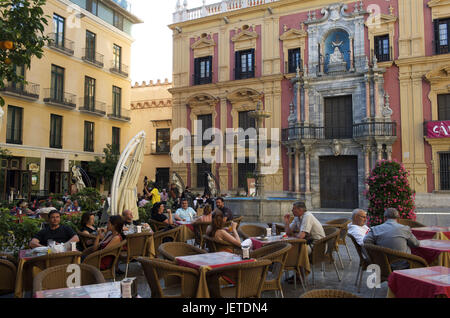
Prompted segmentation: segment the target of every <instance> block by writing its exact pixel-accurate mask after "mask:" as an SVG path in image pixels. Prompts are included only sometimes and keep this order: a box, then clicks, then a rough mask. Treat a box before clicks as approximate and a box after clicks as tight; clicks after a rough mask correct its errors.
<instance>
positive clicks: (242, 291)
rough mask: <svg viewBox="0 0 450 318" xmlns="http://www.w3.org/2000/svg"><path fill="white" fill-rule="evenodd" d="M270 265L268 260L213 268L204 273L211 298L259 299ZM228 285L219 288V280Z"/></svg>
mask: <svg viewBox="0 0 450 318" xmlns="http://www.w3.org/2000/svg"><path fill="white" fill-rule="evenodd" d="M271 264H272V261H271V260H268V259H257V260H256V261H254V262H248V263H241V264H235V265H228V266H223V267H218V268H213V269H212V270H210V271H208V272H207V273H206V281H207V284H208V288H209V292H210V294H211V297H212V298H250V297H256V298H261V292H262V290H263V286H264V282H265V280H266V275H267V271H268V269H269V266H270V265H271ZM222 277H224V278H226V280H227V281H229V282H231V286H230V285H225V287H221V286H224V285H221V278H222Z"/></svg>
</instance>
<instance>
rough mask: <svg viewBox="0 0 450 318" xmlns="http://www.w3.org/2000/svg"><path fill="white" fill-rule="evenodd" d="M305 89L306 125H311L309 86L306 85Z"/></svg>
mask: <svg viewBox="0 0 450 318" xmlns="http://www.w3.org/2000/svg"><path fill="white" fill-rule="evenodd" d="M304 89H305V97H304V99H305V124H308V123H309V88H308V86H307V84H306V83H305V84H304Z"/></svg>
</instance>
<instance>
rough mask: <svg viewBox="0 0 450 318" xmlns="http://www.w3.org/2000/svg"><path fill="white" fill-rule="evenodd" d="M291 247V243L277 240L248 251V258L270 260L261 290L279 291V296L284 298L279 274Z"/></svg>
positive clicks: (281, 272)
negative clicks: (270, 263) (277, 241)
mask: <svg viewBox="0 0 450 318" xmlns="http://www.w3.org/2000/svg"><path fill="white" fill-rule="evenodd" d="M291 248H292V245H291V244H289V243H287V242H279V243H273V244H268V245H266V246H263V247H261V248H259V249H257V250H255V251H252V252H251V253H250V258H256V259H268V260H270V261H272V265H271V266H270V267H269V271H268V273H267V277H266V280H265V282H264V285H263V289H262V291H270V290H274V291H275V292H278V291H279V292H280V293H281V297H283V298H284V294H283V288H282V287H281V276H282V275H283V271H284V266H285V263H286V259H287V257H288V252H289V250H290V249H291Z"/></svg>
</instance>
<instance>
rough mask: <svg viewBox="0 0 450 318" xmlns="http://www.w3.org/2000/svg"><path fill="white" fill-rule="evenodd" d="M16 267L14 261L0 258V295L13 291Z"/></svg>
mask: <svg viewBox="0 0 450 318" xmlns="http://www.w3.org/2000/svg"><path fill="white" fill-rule="evenodd" d="M16 273H17V267H16V265H14V263H12V262H10V261H8V260H6V259H0V295H5V294H10V293H12V292H14V288H15V285H16Z"/></svg>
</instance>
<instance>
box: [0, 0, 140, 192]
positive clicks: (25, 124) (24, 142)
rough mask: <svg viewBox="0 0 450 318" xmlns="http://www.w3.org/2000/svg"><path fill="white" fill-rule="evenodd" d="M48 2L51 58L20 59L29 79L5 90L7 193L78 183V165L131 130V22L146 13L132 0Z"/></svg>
mask: <svg viewBox="0 0 450 318" xmlns="http://www.w3.org/2000/svg"><path fill="white" fill-rule="evenodd" d="M43 9H44V12H45V14H46V15H47V16H48V17H49V18H47V20H48V25H47V26H46V28H45V33H46V34H47V35H48V37H49V43H48V45H47V46H46V47H44V56H43V58H42V59H33V60H32V63H31V68H30V69H27V70H23V68H21V67H17V72H18V73H19V74H20V75H22V76H24V78H25V80H26V81H27V82H28V83H27V84H25V85H19V84H15V85H14V84H11V83H6V87H5V89H4V90H3V91H2V92H0V94H2V96H3V97H4V98H5V101H6V104H5V107H4V111H5V116H4V118H3V128H2V131H1V133H0V138H1V139H0V142H1V143H0V147H1V148H2V149H7V150H8V151H9V152H10V153H11V157H10V158H9V159H3V160H2V163H1V168H2V169H3V171H4V172H5V173H3V174H2V180H0V193H2V199H5V198H7V197H9V195H10V194H11V192H13V193H14V196H15V197H24V198H28V197H29V196H30V195H31V193H41V194H47V193H64V192H65V191H70V184H71V168H72V166H74V165H76V166H81V167H82V168H84V169H85V170H87V166H88V162H89V161H93V160H95V157H102V156H103V148H105V147H106V145H107V144H111V145H113V147H115V148H116V149H118V150H120V149H123V148H124V147H125V144H124V143H125V141H126V140H127V139H128V137H129V135H128V133H129V127H130V110H129V104H130V91H131V85H130V79H129V77H128V65H129V64H130V57H131V44H132V42H133V39H132V37H131V26H132V25H133V24H136V23H141V22H142V21H140V20H139V19H138V18H137V17H136V16H135V15H133V14H132V13H131V10H130V7H129V5H128V1H113V0H101V1H100V0H99V1H97V0H73V1H69V0H48V1H47V3H46V5H45V6H44V8H43ZM121 141H122V142H121ZM91 181H92V182H93V184H92V185H93V186H98V184H96V182H95V180H91ZM85 182H86V181H85ZM105 190H107V189H105Z"/></svg>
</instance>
